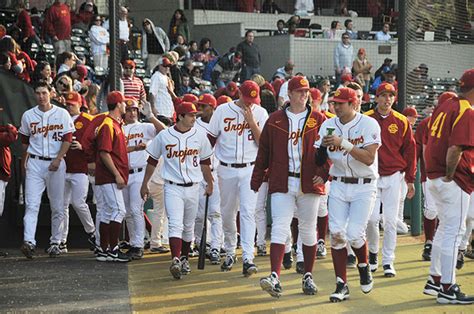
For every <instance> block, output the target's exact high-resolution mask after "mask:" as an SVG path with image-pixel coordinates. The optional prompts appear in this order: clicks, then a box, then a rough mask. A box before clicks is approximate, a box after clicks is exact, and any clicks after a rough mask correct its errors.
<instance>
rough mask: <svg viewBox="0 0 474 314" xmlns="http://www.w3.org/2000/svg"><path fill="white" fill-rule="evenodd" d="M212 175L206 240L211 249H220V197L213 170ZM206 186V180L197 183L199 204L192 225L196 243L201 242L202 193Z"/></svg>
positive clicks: (203, 209) (204, 201) (203, 206)
mask: <svg viewBox="0 0 474 314" xmlns="http://www.w3.org/2000/svg"><path fill="white" fill-rule="evenodd" d="M212 175H213V177H214V190H213V192H212V194H211V196H209V204H208V209H207V220H208V221H209V223H210V227H211V228H208V229H207V230H208V232H207V240H208V241H207V242H210V244H211V249H218V250H220V249H221V247H222V216H221V197H220V192H219V184H218V178H217V175H216V174H215V172H213V173H212ZM206 186H207V183H206V181H202V182H201V183H200V184H199V206H198V212H197V215H196V221H195V225H194V240H195V242H196V243H197V244H199V243H201V235H202V228H203V225H204V211H205V209H206V195H204V193H205V191H206ZM206 223H207V221H206ZM209 236H210V237H209ZM209 240H210V241H209Z"/></svg>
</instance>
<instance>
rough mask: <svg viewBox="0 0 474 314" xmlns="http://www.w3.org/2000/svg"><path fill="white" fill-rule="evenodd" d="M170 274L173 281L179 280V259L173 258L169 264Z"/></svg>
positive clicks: (180, 275) (180, 274)
mask: <svg viewBox="0 0 474 314" xmlns="http://www.w3.org/2000/svg"><path fill="white" fill-rule="evenodd" d="M170 273H171V275H173V278H174V279H181V277H182V273H181V261H180V260H179V258H177V257H175V258H173V261H172V262H171V266H170Z"/></svg>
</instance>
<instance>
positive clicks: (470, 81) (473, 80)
mask: <svg viewBox="0 0 474 314" xmlns="http://www.w3.org/2000/svg"><path fill="white" fill-rule="evenodd" d="M459 86H461V87H469V88H470V87H474V69H470V70H467V71H466V72H464V74H463V75H462V76H461V78H460V79H459Z"/></svg>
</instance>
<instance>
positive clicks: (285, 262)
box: [283, 251, 293, 269]
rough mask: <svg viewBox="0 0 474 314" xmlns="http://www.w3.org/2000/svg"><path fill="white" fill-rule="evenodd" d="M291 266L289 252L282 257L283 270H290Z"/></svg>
mask: <svg viewBox="0 0 474 314" xmlns="http://www.w3.org/2000/svg"><path fill="white" fill-rule="evenodd" d="M292 266H293V256H291V251H290V252H288V253H285V255H284V256H283V268H285V269H291V267H292Z"/></svg>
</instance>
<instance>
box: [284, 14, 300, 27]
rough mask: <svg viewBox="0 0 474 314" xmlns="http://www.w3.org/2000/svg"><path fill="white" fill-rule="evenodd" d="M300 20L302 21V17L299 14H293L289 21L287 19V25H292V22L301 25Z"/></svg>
mask: <svg viewBox="0 0 474 314" xmlns="http://www.w3.org/2000/svg"><path fill="white" fill-rule="evenodd" d="M300 22H301V17H300V16H299V15H297V14H295V15H292V16H291V17H290V18H289V19H288V21H286V25H288V27H290V24H294V25H296V27H298V25H300Z"/></svg>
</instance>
